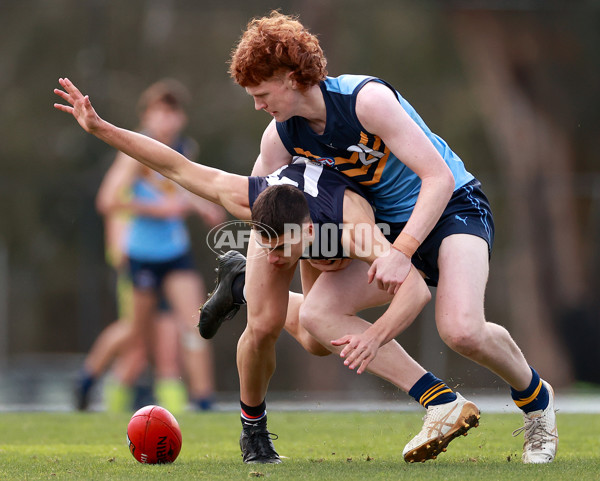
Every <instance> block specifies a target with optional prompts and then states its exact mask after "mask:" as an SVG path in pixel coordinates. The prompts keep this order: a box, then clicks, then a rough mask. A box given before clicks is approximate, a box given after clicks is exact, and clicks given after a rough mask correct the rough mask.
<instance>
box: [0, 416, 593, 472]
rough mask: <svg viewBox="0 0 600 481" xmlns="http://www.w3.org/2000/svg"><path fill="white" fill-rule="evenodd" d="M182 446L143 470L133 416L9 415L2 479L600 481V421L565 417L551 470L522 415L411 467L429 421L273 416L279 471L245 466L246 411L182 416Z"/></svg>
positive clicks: (491, 424) (488, 422) (0, 448)
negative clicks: (534, 454) (524, 458)
mask: <svg viewBox="0 0 600 481" xmlns="http://www.w3.org/2000/svg"><path fill="white" fill-rule="evenodd" d="M178 420H179V424H180V426H181V429H182V433H183V447H182V450H181V454H180V455H179V458H178V459H177V460H176V461H175V463H173V464H170V465H154V466H150V465H141V464H139V463H138V462H137V461H135V460H134V459H133V457H132V456H131V455H130V454H129V451H128V449H127V444H126V440H125V431H126V427H127V423H128V421H129V416H127V415H114V414H107V413H1V414H0V432H1V433H2V438H1V440H0V480H3V481H8V480H20V481H21V480H128V481H135V480H154V479H156V480H195V479H207V480H235V479H248V478H255V477H256V478H263V477H264V478H265V479H270V480H286V481H287V480H295V479H305V480H336V481H337V480H342V481H347V480H359V479H360V480H397V479H410V480H414V481H417V480H427V481H431V480H432V479H440V480H441V479H443V480H461V481H464V480H477V481H485V480H512V479H515V480H527V479H531V480H540V479H542V478H546V479H548V480H552V481H554V480H569V481H576V480H577V481H580V480H588V479H600V415H587V414H560V413H559V414H558V422H559V425H558V427H559V433H560V445H559V451H558V457H557V459H556V461H555V462H554V463H552V464H550V465H537V466H536V465H523V464H522V463H521V461H520V456H521V444H522V442H523V438H522V436H521V437H518V438H513V437H512V436H511V433H512V431H513V430H514V429H515V428H518V427H520V426H521V421H522V418H521V416H519V415H518V414H485V413H484V414H483V415H482V418H481V425H480V426H479V427H478V428H477V429H472V430H471V431H470V433H469V435H468V436H466V437H460V438H459V439H456V440H455V441H453V442H452V443H451V444H450V446H449V448H448V452H447V453H444V454H442V455H440V456H439V458H438V459H437V460H435V461H428V462H426V463H419V464H410V465H408V464H406V463H405V462H404V461H403V460H402V456H401V454H402V449H403V447H404V445H405V443H406V442H407V441H408V440H409V439H410V437H411V436H412V435H413V434H415V433H416V432H417V431H418V430H419V429H420V426H421V415H419V414H414V413H398V412H370V413H356V412H351V413H331V412H314V411H306V412H271V413H270V414H269V428H270V430H272V431H273V432H275V433H277V434H278V435H279V440H278V441H276V442H275V446H276V449H277V450H278V452H279V454H281V455H282V456H285V459H284V460H283V463H282V464H280V465H273V466H264V465H244V464H243V463H242V461H241V456H240V451H239V446H238V438H239V434H240V429H241V427H240V422H239V417H238V414H237V413H208V414H205V413H186V414H184V415H181V416H179V419H178Z"/></svg>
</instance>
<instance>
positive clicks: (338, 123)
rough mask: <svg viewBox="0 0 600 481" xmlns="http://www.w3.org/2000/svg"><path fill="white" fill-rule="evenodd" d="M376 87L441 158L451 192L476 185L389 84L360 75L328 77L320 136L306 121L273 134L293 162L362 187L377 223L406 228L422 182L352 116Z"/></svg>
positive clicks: (323, 84) (323, 88) (282, 125)
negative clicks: (392, 98)
mask: <svg viewBox="0 0 600 481" xmlns="http://www.w3.org/2000/svg"><path fill="white" fill-rule="evenodd" d="M371 81H375V82H380V83H382V84H384V85H386V86H388V87H389V88H390V89H392V91H393V92H394V93H395V95H396V97H397V98H398V101H399V102H400V105H402V107H403V108H404V110H405V111H406V112H407V113H408V114H409V115H410V117H411V118H412V119H413V120H414V121H415V122H416V123H417V125H418V126H419V127H420V128H421V130H423V132H424V133H425V135H426V136H427V138H428V139H429V140H430V141H431V143H432V144H433V145H434V147H435V148H436V150H437V151H438V152H439V153H440V155H441V156H442V158H443V159H444V161H445V162H446V164H447V165H448V167H450V170H451V171H452V174H453V175H454V180H455V190H456V189H458V188H460V187H462V186H463V185H465V184H467V183H468V182H470V181H471V180H473V179H474V177H473V175H472V174H470V173H469V172H468V171H467V170H466V169H465V166H464V164H463V162H462V160H461V159H460V158H459V157H458V155H456V154H455V153H454V152H453V151H452V149H450V147H449V146H448V144H447V143H446V142H445V141H444V140H443V139H442V138H440V137H439V136H437V135H436V134H434V133H433V132H432V131H431V130H430V129H429V127H427V125H426V124H425V122H423V119H421V117H420V116H419V114H418V113H417V112H416V111H415V109H414V108H413V107H412V106H411V105H410V104H409V103H408V102H407V101H406V100H405V99H404V98H403V97H402V96H401V95H400V94H399V93H398V92H397V91H396V90H395V89H394V88H393V87H392V86H391V85H390V84H388V83H387V82H385V81H383V80H381V79H378V78H376V77H368V76H363V75H341V76H339V77H327V78H326V79H325V80H324V81H323V82H321V84H320V87H321V92H322V93H323V98H324V100H325V106H326V108H327V124H326V126H325V131H324V132H323V134H322V135H319V134H317V133H315V132H314V131H313V130H312V129H311V128H310V126H309V125H308V122H307V121H306V119H304V118H302V117H292V118H291V119H289V120H286V121H285V122H278V123H277V132H278V133H279V136H280V138H281V140H282V142H283V144H284V145H285V147H286V149H287V150H288V152H290V154H292V155H293V156H300V157H306V158H308V159H310V160H313V161H316V162H320V163H323V164H325V165H328V166H330V167H334V168H335V169H337V170H339V171H340V172H342V173H344V174H346V175H348V176H349V177H351V178H352V179H353V180H354V181H356V182H358V183H359V184H361V185H362V186H364V187H365V190H366V192H367V194H368V195H369V196H370V200H371V202H372V203H373V205H374V207H375V215H376V217H377V219H378V220H383V221H387V222H406V221H407V220H408V218H409V217H410V214H411V213H412V210H413V208H414V205H415V203H416V201H417V196H418V194H419V190H420V188H421V180H420V179H419V177H418V176H417V175H416V174H415V173H414V172H413V171H412V170H410V169H409V168H408V167H406V166H405V165H404V164H403V163H402V162H401V161H400V160H399V159H398V158H397V157H396V156H395V155H394V154H393V153H392V152H391V151H390V149H389V148H388V147H387V146H386V145H385V144H384V143H383V141H382V140H381V138H379V137H378V136H377V135H373V134H372V133H370V132H367V131H366V129H365V128H364V127H363V126H362V125H361V123H360V122H359V120H358V118H357V116H356V109H355V107H356V96H357V94H358V92H359V91H360V89H361V88H362V87H363V86H364V85H365V84H366V83H367V82H371Z"/></svg>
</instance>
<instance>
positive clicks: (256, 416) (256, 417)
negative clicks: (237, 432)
mask: <svg viewBox="0 0 600 481" xmlns="http://www.w3.org/2000/svg"><path fill="white" fill-rule="evenodd" d="M240 406H241V407H242V414H241V418H242V426H247V425H249V424H258V423H260V422H261V421H262V420H263V419H265V420H266V417H267V403H266V401H265V400H264V399H263V402H261V403H260V404H259V405H258V406H248V405H247V404H244V403H243V402H242V401H240Z"/></svg>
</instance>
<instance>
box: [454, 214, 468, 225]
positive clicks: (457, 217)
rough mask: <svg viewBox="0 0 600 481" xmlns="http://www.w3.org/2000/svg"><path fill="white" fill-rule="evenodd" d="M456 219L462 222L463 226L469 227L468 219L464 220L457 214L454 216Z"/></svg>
mask: <svg viewBox="0 0 600 481" xmlns="http://www.w3.org/2000/svg"><path fill="white" fill-rule="evenodd" d="M454 218H455V219H456V220H459V221H461V222H462V223H463V224H465V225H467V218H466V217H464V218H463V217H461V216H459V215H458V214H456V215H455V216H454Z"/></svg>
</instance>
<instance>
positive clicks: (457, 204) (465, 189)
mask: <svg viewBox="0 0 600 481" xmlns="http://www.w3.org/2000/svg"><path fill="white" fill-rule="evenodd" d="M378 223H381V224H388V225H389V226H390V234H389V235H386V237H387V239H388V240H389V241H390V242H394V240H395V239H396V237H398V234H400V232H401V231H402V229H403V228H404V226H405V225H406V222H401V223H392V222H382V221H378ZM453 234H470V235H474V236H477V237H481V238H482V239H483V240H485V241H486V242H487V244H488V251H489V253H490V254H491V252H492V245H493V243H494V219H493V217H492V210H491V208H490V203H489V201H488V199H487V197H486V196H485V194H484V193H483V191H482V190H481V183H480V182H479V181H478V180H477V179H474V180H472V181H471V182H469V183H468V184H466V185H464V186H462V187H460V188H458V189H457V190H456V191H455V192H454V194H453V195H452V197H451V198H450V201H449V202H448V205H447V206H446V209H445V210H444V212H443V213H442V216H441V217H440V220H439V221H438V223H437V224H436V225H435V227H434V228H433V230H432V231H431V233H430V234H429V236H427V238H426V239H425V240H424V241H423V243H422V244H421V245H420V246H419V248H418V249H417V252H416V253H415V255H414V256H413V258H412V263H413V264H414V266H415V267H416V268H417V269H419V270H420V271H422V272H423V273H424V274H425V276H426V277H425V282H427V284H428V285H430V286H437V283H438V280H439V270H438V262H437V261H438V254H439V250H440V245H441V244H442V241H443V240H444V239H445V238H446V237H448V236H451V235H453Z"/></svg>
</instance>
